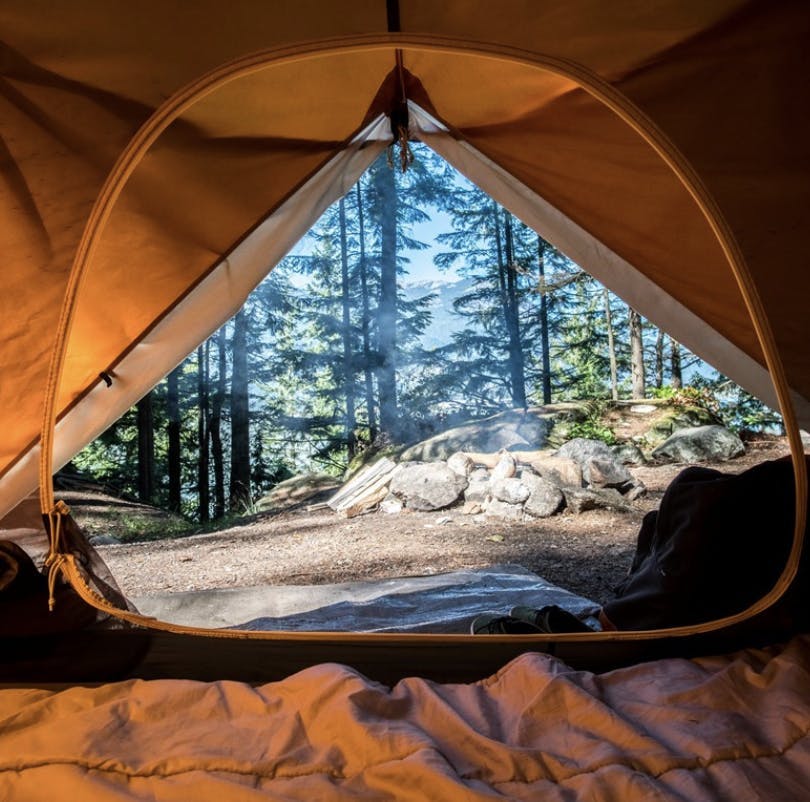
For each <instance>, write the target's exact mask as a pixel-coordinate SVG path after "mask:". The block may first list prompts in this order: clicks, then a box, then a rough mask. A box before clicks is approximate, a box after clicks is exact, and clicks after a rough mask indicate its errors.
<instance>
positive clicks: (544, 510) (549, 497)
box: [520, 471, 565, 518]
mask: <svg viewBox="0 0 810 802" xmlns="http://www.w3.org/2000/svg"><path fill="white" fill-rule="evenodd" d="M520 479H521V482H523V484H525V485H526V486H527V487H528V488H529V491H530V492H529V498H528V499H527V500H526V503H525V504H524V505H523V511H524V512H526V513H528V514H529V515H531V516H533V517H534V518H548V517H549V516H550V515H554V513H555V512H557V511H558V510H559V509H560V507H562V505H563V501H564V500H565V497H564V496H563V493H562V490H560V488H559V487H557V486H556V485H553V484H552V483H551V482H549V481H548V480H547V479H543V477H542V476H537V475H536V474H533V473H530V472H527V471H523V472H522V473H521V474H520Z"/></svg>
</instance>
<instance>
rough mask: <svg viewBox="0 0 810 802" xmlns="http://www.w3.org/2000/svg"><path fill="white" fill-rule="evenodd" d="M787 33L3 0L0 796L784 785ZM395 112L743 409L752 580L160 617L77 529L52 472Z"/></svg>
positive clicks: (790, 396) (628, 6)
mask: <svg viewBox="0 0 810 802" xmlns="http://www.w3.org/2000/svg"><path fill="white" fill-rule="evenodd" d="M809 35H810V9H808V5H807V3H806V2H804V0H776V1H775V2H774V1H773V0H712V1H711V2H684V0H660V1H659V2H656V3H650V2H647V0H623V2H621V3H605V2H603V1H602V0H577V1H576V2H571V1H570V0H547V1H546V2H535V0H502V2H498V3H491V2H484V0H444V1H443V2H442V3H435V2H432V1H431V0H387V1H386V0H340V2H331V0H275V1H274V2H273V3H256V2H254V0H231V2H229V3H228V4H227V7H226V8H225V7H223V6H222V4H221V3H218V2H214V1H213V0H199V2H196V3H194V4H189V3H187V2H184V1H183V0H159V1H158V0H145V1H144V2H138V3H124V2H109V0H104V1H102V0H73V2H71V3H57V2H52V0H4V1H3V2H2V3H1V4H0V39H2V45H0V46H2V61H0V73H2V78H0V86H2V92H0V105H1V106H2V113H0V176H2V184H0V213H2V220H3V225H2V226H1V227H0V243H1V244H2V254H3V280H4V287H3V291H2V293H0V372H1V374H2V382H0V432H1V433H2V437H1V438H0V515H2V516H5V518H4V521H3V527H4V528H5V529H4V532H3V533H2V538H0V540H3V541H4V542H11V543H12V546H11V547H10V548H12V550H13V548H14V547H15V546H14V544H15V543H16V544H18V546H20V547H22V548H23V550H24V551H26V552H27V553H29V554H37V555H38V556H39V558H41V560H44V561H45V562H46V563H47V564H46V566H45V573H37V574H36V576H33V577H30V578H31V580H32V581H33V582H34V583H35V584H37V587H38V592H37V593H36V594H34V596H33V597H31V596H25V597H22V598H13V597H12V598H9V597H8V596H9V594H5V598H3V599H2V608H0V610H2V615H0V626H1V627H2V630H1V631H2V636H1V640H0V681H2V683H3V687H2V688H0V796H1V797H3V798H18V799H21V798H25V799H32V800H38V799H43V800H45V799H53V798H54V793H56V790H55V789H58V794H59V795H61V796H62V797H64V798H83V799H99V800H101V799H105V800H106V799H136V798H151V799H159V800H164V799H165V800H170V799H181V798H189V796H194V797H195V798H197V799H200V800H204V799H222V798H228V799H240V800H254V799H260V798H267V796H268V794H269V795H272V796H274V797H275V798H282V797H283V798H302V799H321V798H323V799H326V798H330V799H331V798H354V799H360V798H364V799H381V798H405V797H406V796H407V798H409V799H439V798H442V799H458V798H468V799H475V800H478V799H481V800H484V799H492V798H495V797H496V796H507V797H509V798H514V799H537V798H539V797H540V796H542V797H543V798H546V797H548V798H557V799H563V798H565V799H570V798H604V799H607V798H613V799H615V798H622V799H626V800H633V799H649V798H651V797H652V796H655V797H656V798H661V799H664V798H666V799H676V798H677V799H684V798H686V799H718V798H723V799H742V798H753V797H756V798H762V799H798V798H803V797H804V796H806V789H807V775H808V771H807V766H808V759H810V738H808V732H810V708H809V707H808V704H807V680H808V674H810V645H808V640H807V637H806V636H803V635H801V634H800V635H798V636H796V637H794V638H793V639H792V640H790V641H789V642H788V643H785V641H787V640H788V637H789V635H790V634H792V633H790V632H788V631H787V629H786V628H785V626H784V621H783V620H782V619H781V618H780V609H783V608H780V604H782V602H783V600H785V599H789V598H790V597H791V595H792V594H794V593H796V592H797V583H796V582H795V579H796V577H797V575H798V576H799V577H801V572H800V571H799V567H800V558H801V554H802V544H803V537H804V531H805V517H806V498H807V476H806V463H805V459H804V456H803V449H802V444H801V438H800V427H805V428H810V404H809V402H808V399H810V359H808V356H807V343H808V341H809V340H810V337H808V335H810V316H808V315H807V314H806V296H807V289H808V287H807V285H808V271H807V270H806V253H807V231H809V230H810V219H808V217H809V216H810V202H808V201H809V200H810V199H809V198H808V192H810V158H809V157H808V155H809V154H808V144H807V143H808V142H810V112H809V111H808V104H807V97H808V96H809V95H810V91H808V90H810V86H808V84H810V69H808V66H810V65H808V58H810V57H809V56H808V49H807V41H808V40H809V39H810V36H809ZM405 137H411V138H413V139H418V140H420V141H422V142H424V143H425V144H427V145H429V146H430V147H432V148H434V149H435V150H436V151H437V152H438V153H439V154H440V155H441V156H443V157H444V158H445V159H447V161H448V162H450V163H451V164H453V165H455V166H456V167H457V168H458V169H459V170H460V171H461V172H462V173H463V174H465V175H467V176H468V177H469V178H470V179H471V180H473V181H474V182H475V183H477V184H478V185H479V186H481V187H482V188H483V189H485V190H486V191H487V192H488V193H489V194H491V195H492V197H493V198H495V199H496V200H498V201H499V202H501V203H502V204H503V205H504V206H505V207H507V208H508V209H510V210H511V211H512V212H513V213H514V214H515V215H516V216H518V217H519V218H521V219H522V220H523V221H524V222H526V223H527V224H528V225H530V226H531V227H533V228H535V229H536V230H537V231H538V232H539V233H541V234H542V235H543V236H544V237H547V238H548V240H549V241H550V242H552V243H554V244H556V245H557V246H558V247H560V249H562V250H564V251H565V252H566V253H568V254H569V255H570V256H571V257H572V258H574V259H575V260H576V261H577V262H578V263H579V264H581V265H582V266H583V267H584V268H586V269H587V270H588V271H589V272H591V273H592V274H593V275H595V276H596V277H598V278H600V279H601V280H602V281H603V282H604V283H605V285H606V286H608V287H610V288H611V289H613V290H614V291H615V292H616V293H617V294H619V295H621V296H622V297H623V298H624V299H625V300H626V301H628V302H630V303H632V304H633V305H634V306H635V307H637V309H638V311H639V312H641V313H642V314H643V315H645V316H646V317H648V318H649V319H650V320H652V321H653V322H655V323H656V324H658V325H661V326H664V327H666V328H667V329H668V330H669V331H670V332H671V333H672V334H673V335H674V336H675V337H677V338H678V339H680V340H681V341H682V342H683V343H684V344H685V345H687V346H688V347H689V348H690V349H691V350H693V351H694V352H695V353H697V354H699V355H701V356H704V357H705V358H706V359H707V360H708V361H710V362H711V363H712V364H714V365H716V366H717V367H718V368H720V369H721V370H722V371H723V372H724V373H725V374H727V375H728V376H729V377H731V378H733V379H734V380H735V381H737V382H738V383H739V384H740V385H741V386H743V387H745V388H747V389H748V390H750V391H751V392H752V393H754V394H756V395H757V396H759V397H760V398H762V399H763V400H765V401H767V402H769V403H770V404H771V405H772V406H774V407H778V408H779V410H780V411H781V413H782V415H783V419H784V421H785V427H786V431H787V434H788V439H789V441H790V445H791V451H792V454H793V475H794V485H793V487H792V488H791V493H792V498H793V499H794V500H795V510H794V509H790V510H783V512H785V513H786V514H788V516H789V517H790V518H791V519H792V520H793V525H794V530H795V532H794V538H793V545H792V548H791V549H790V553H789V555H788V557H787V559H786V561H785V568H784V571H783V572H782V574H781V576H780V577H779V579H778V580H777V582H776V584H775V585H774V587H773V588H772V589H771V590H770V591H769V592H768V593H766V595H765V596H764V597H763V598H762V599H761V600H759V601H758V602H756V603H755V604H754V605H753V606H751V607H749V608H748V609H747V610H744V611H742V612H741V613H739V614H736V615H732V616H729V617H726V618H725V619H721V620H715V621H710V622H707V623H705V624H701V625H696V626H685V627H680V628H675V629H671V630H667V631H661V630H640V631H628V632H603V633H585V634H580V633H575V634H568V635H549V636H545V635H528V636H527V635H522V636H513V635H494V636H491V637H487V638H480V637H479V638H475V637H468V636H463V635H458V636H435V635H421V634H416V635H367V634H359V633H353V634H336V633H324V632H321V633H318V632H315V633H313V632H306V633H295V632H293V633H278V632H265V633H245V632H239V631H220V630H206V631H189V630H184V629H183V628H182V627H172V626H170V625H165V624H162V623H161V622H158V621H153V620H146V619H143V618H142V617H140V616H137V615H134V614H132V613H131V612H129V611H128V610H127V609H126V606H125V602H124V601H123V600H120V599H116V597H115V594H114V593H113V592H111V590H110V589H109V588H107V589H106V592H105V576H104V573H103V567H102V566H95V565H94V564H93V563H92V561H90V562H85V563H82V562H81V561H80V560H79V559H78V557H77V553H76V549H77V548H78V547H77V545H76V544H77V542H78V541H77V540H76V533H75V531H74V529H73V528H72V523H71V519H70V518H69V516H67V515H66V513H65V510H64V508H63V507H61V506H60V505H59V504H58V503H56V502H55V501H54V493H53V485H52V474H53V472H54V470H55V469H57V468H58V467H59V466H61V465H63V464H64V463H65V462H67V461H68V460H69V459H70V458H71V457H72V456H73V455H74V454H75V453H76V452H77V451H78V450H79V449H81V448H82V447H83V446H84V445H85V444H86V443H88V442H90V441H91V440H92V439H93V438H94V437H95V436H96V435H97V434H98V433H100V432H102V431H103V430H104V429H105V428H106V427H107V426H108V425H109V424H110V423H111V422H112V421H114V420H115V419H116V418H117V417H118V416H120V414H121V413H122V412H123V411H124V410H126V409H127V408H128V407H130V406H131V405H132V404H133V403H134V402H135V401H137V399H138V398H140V397H141V396H142V395H143V394H144V393H145V392H146V391H147V390H148V389H149V388H150V387H152V386H153V385H154V384H155V383H156V382H158V381H159V380H160V379H161V377H162V376H164V375H165V374H166V373H167V372H168V371H170V370H171V369H172V368H173V367H174V366H175V365H176V364H177V363H178V362H179V361H180V360H181V359H182V357H183V356H184V355H185V354H186V353H188V352H189V351H191V350H192V349H193V348H194V347H195V346H196V344H197V343H199V342H200V341H202V340H203V339H204V338H205V337H206V336H207V335H208V334H209V333H210V332H212V331H214V330H215V329H216V328H218V326H219V325H220V324H221V323H222V322H224V321H225V320H227V319H228V318H229V317H230V316H231V315H232V314H233V313H234V312H235V311H236V310H237V309H238V308H239V306H240V305H241V303H242V302H243V301H244V299H245V297H246V296H247V294H248V293H249V292H250V290H251V289H252V288H253V287H254V286H255V285H256V284H257V283H258V282H259V281H260V279H261V278H262V276H263V275H265V274H266V273H267V272H268V271H269V270H270V269H271V268H272V266H273V264H275V263H276V262H277V261H278V260H279V259H280V258H281V257H282V256H283V255H284V254H285V253H286V252H287V251H288V250H289V248H290V247H291V246H292V245H293V244H294V243H295V242H296V241H297V240H298V238H299V237H300V236H301V235H303V233H304V232H305V231H306V230H307V229H308V228H309V226H310V225H311V224H312V223H313V222H314V221H315V220H316V219H317V217H318V216H319V215H320V213H321V212H322V211H323V210H324V209H325V208H326V206H328V204H329V203H330V202H332V201H333V200H335V199H336V198H338V197H340V195H341V194H342V193H343V192H345V191H346V190H347V189H348V188H349V187H350V186H351V185H352V183H353V181H354V180H355V179H356V178H357V177H358V176H359V175H360V174H361V173H362V172H363V170H364V169H365V168H366V167H367V166H368V164H369V163H370V162H371V160H372V159H373V158H374V157H375V155H377V154H378V153H379V152H380V151H381V150H382V149H383V148H385V147H386V146H387V144H388V143H389V142H390V141H391V140H392V139H394V138H397V139H399V138H405ZM7 565H9V563H8V562H6V563H4V570H5V566H7ZM91 585H92V586H91ZM2 587H3V586H2V585H0V590H1V589H2ZM49 596H50V597H51V600H52V601H53V602H54V606H53V611H52V612H49V610H48V601H49ZM99 611H100V613H101V614H104V615H107V616H110V617H111V618H112V619H113V620H114V621H116V622H119V623H118V624H116V625H115V626H106V627H102V628H99V627H97V626H93V623H94V622H95V621H96V616H97V613H98V612H99ZM757 622H759V624H760V626H756V624H757ZM77 623H80V624H83V625H84V626H81V627H79V628H76V625H77ZM739 649H742V651H738V652H737V653H735V654H731V655H729V656H718V655H722V653H724V652H731V651H733V650H739ZM684 658H694V659H684ZM563 661H565V662H563ZM336 663H344V664H346V665H344V666H341V665H336ZM617 666H624V668H619V669H617V670H615V671H609V672H608V673H602V674H599V675H597V674H595V673H592V672H598V671H603V672H604V671H606V670H608V669H614V668H616V667H617ZM585 668H587V669H589V670H587V671H586V670H578V669H585ZM294 672H298V673H294ZM360 672H362V673H360ZM364 674H365V675H366V676H363V675H364ZM367 677H369V678H371V679H368V678H367ZM402 677H409V679H405V680H403V681H401V682H399V683H398V684H397V685H396V686H395V687H394V688H392V689H389V688H386V687H384V686H382V685H380V682H381V681H382V682H395V681H398V680H400V679H401V678H402ZM485 677H488V679H483V678H485ZM281 678H283V679H281ZM428 678H430V679H428ZM271 679H278V680H279V681H278V682H275V683H270V684H266V685H263V686H261V687H251V685H249V684H247V683H262V682H267V681H268V680H271ZM115 680H119V681H115ZM144 680H151V681H144ZM178 680H186V681H178ZM188 680H202V682H191V681H188ZM231 680H241V682H233V681H231ZM432 680H438V681H439V682H436V681H432ZM472 680H478V681H476V682H472ZM443 683H444V684H443ZM449 683H458V684H449Z"/></svg>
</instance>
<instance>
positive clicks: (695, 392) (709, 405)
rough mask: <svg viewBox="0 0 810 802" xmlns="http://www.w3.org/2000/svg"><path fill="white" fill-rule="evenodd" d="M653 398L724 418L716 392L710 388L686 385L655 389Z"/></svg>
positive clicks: (652, 392)
mask: <svg viewBox="0 0 810 802" xmlns="http://www.w3.org/2000/svg"><path fill="white" fill-rule="evenodd" d="M651 394H652V397H653V398H658V399H661V400H662V401H667V402H669V403H670V404H673V405H675V406H679V407H700V408H701V409H705V410H706V411H707V412H710V413H711V414H712V415H716V416H717V417H722V414H721V408H720V403H719V401H718V400H717V396H716V395H715V393H714V391H713V390H712V389H710V388H709V387H708V386H703V385H691V384H690V385H686V386H685V387H655V388H653V389H652V391H651Z"/></svg>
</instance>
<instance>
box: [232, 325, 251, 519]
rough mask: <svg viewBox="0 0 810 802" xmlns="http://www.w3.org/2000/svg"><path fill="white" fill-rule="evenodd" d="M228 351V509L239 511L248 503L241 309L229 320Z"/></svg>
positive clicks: (245, 365)
mask: <svg viewBox="0 0 810 802" xmlns="http://www.w3.org/2000/svg"><path fill="white" fill-rule="evenodd" d="M231 352H232V361H231V364H232V365H233V368H232V370H231V482H230V508H231V509H232V510H236V511H239V512H242V511H244V510H245V509H247V508H249V506H250V502H251V497H250V420H249V405H248V354H247V317H246V315H245V310H244V309H240V310H239V312H238V313H237V315H236V317H235V318H234V321H233V336H232V337H231Z"/></svg>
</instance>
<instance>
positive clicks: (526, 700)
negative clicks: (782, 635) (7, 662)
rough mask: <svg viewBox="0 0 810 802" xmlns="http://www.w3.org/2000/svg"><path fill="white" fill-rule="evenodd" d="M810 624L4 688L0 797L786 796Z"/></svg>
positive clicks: (809, 658)
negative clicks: (475, 673)
mask: <svg viewBox="0 0 810 802" xmlns="http://www.w3.org/2000/svg"><path fill="white" fill-rule="evenodd" d="M809 670H810V638H807V637H802V638H797V639H794V640H793V641H792V642H791V643H789V644H788V645H787V646H786V647H779V648H773V649H770V650H751V651H746V652H743V653H740V654H738V655H733V656H730V657H713V658H704V659H697V660H681V659H667V660H661V661H657V662H653V663H648V664H644V665H639V666H633V667H630V668H626V669H621V670H617V671H614V672H611V673H607V674H603V675H595V674H591V673H588V672H581V671H573V670H572V669H570V668H568V667H567V666H566V665H565V664H563V663H561V662H560V661H558V660H555V659H554V658H550V657H547V656H543V655H539V654H531V653H530V654H525V655H522V656H521V657H519V658H517V659H515V660H514V661H512V662H511V663H509V664H508V665H507V666H505V667H504V668H503V669H502V670H501V671H499V672H498V673H497V674H496V675H494V676H492V677H490V678H489V679H486V680H484V681H481V682H478V683H473V684H464V685H442V684H437V683H432V682H429V681H427V680H423V679H415V678H411V679H406V680H403V681H402V682H400V683H398V684H397V685H396V686H395V687H394V688H392V689H388V688H386V687H384V686H382V685H380V684H377V683H375V682H372V681H370V680H368V679H366V678H365V677H363V676H361V675H359V674H358V673H356V672H355V671H353V670H352V669H349V668H347V667H345V666H341V665H336V664H323V665H319V666H315V667H313V668H309V669H306V670H305V671H302V672H300V673H298V674H295V675H293V676H290V677H288V678H286V679H284V680H282V681H280V682H276V683H272V684H268V685H264V686H261V687H255V688H254V687H251V686H249V685H245V684H242V683H236V682H224V681H223V682H215V683H200V682H191V681H180V680H155V681H141V680H131V681H127V682H120V683H115V684H109V685H104V686H101V687H97V688H71V689H68V690H63V691H59V692H54V691H48V690H35V689H7V690H3V691H0V799H25V800H31V802H36V800H48V802H50V800H52V799H55V798H60V799H82V800H87V801H88V802H95V801H96V800H99V801H101V800H104V801H105V802H106V800H116V801H118V800H132V799H150V800H156V801H157V802H168V801H169V800H171V801H174V800H190V799H193V800H195V802H206V801H207V800H217V802H219V800H223V799H227V800H229V802H237V801H239V802H241V800H245V801H248V800H259V799H262V800H265V799H274V800H276V799H277V800H293V799H301V800H323V799H352V800H381V799H402V800H413V801H414V802H415V801H416V800H431V802H437V801H441V800H447V801H448V802H450V800H453V802H455V801H456V800H475V801H477V800H492V799H504V798H505V799H516V800H523V799H525V800H529V799H531V800H536V799H543V800H572V799H589V800H616V801H617V802H633V800H645V802H646V800H653V799H654V800H685V799H688V800H691V801H692V802H695V801H696V800H722V799H729V800H742V799H760V800H768V799H773V800H787V799H801V798H806V790H807V788H808V787H810V738H808V729H810V704H809V703H808V688H810V676H808V671H809Z"/></svg>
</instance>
